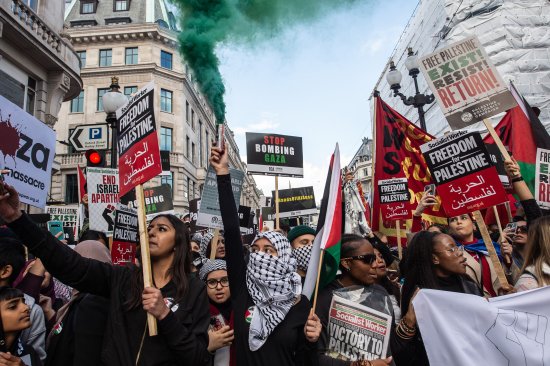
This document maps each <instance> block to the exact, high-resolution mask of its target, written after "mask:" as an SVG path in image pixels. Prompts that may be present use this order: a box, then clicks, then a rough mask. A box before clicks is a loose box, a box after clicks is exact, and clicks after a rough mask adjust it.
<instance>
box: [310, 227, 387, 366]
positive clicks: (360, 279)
mask: <svg viewBox="0 0 550 366" xmlns="http://www.w3.org/2000/svg"><path fill="white" fill-rule="evenodd" d="M341 243H342V246H341V249H340V271H341V272H342V274H341V275H340V276H338V277H337V278H336V279H335V280H334V281H332V282H331V283H329V284H328V285H327V286H326V287H325V288H324V289H323V290H322V291H321V292H320V293H319V296H318V298H317V309H316V312H317V314H318V315H319V318H320V319H321V323H322V324H323V331H322V332H321V337H320V338H319V365H321V366H329V365H330V366H379V365H390V364H391V357H390V358H388V359H385V360H373V361H368V360H357V361H343V360H337V359H335V358H332V357H330V356H328V355H326V353H327V351H328V346H329V343H330V335H329V333H328V318H329V311H330V305H331V302H332V296H333V292H334V291H335V290H339V289H342V288H345V287H350V286H372V285H374V283H375V282H376V279H377V273H376V268H377V261H376V254H375V253H374V248H373V246H372V244H371V243H369V242H368V240H367V239H364V238H363V237H361V236H359V235H355V234H344V235H342V239H341ZM381 290H382V291H384V290H383V289H381ZM384 292H385V291H384ZM388 303H390V300H389V299H388Z"/></svg>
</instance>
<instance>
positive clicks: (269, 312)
mask: <svg viewBox="0 0 550 366" xmlns="http://www.w3.org/2000/svg"><path fill="white" fill-rule="evenodd" d="M260 238H266V239H267V240H269V241H270V242H271V244H272V245H273V246H274V247H275V249H277V254H278V256H277V257H274V256H272V255H270V254H267V253H263V252H258V253H251V254H250V259H249V262H248V267H247V269H246V285H247V287H248V293H249V294H250V296H251V297H252V300H253V301H254V305H256V309H255V311H254V314H253V316H252V321H251V323H250V332H249V334H248V345H249V347H250V350H251V351H257V350H258V349H260V347H262V346H263V344H264V343H265V341H266V339H267V337H269V335H270V334H271V332H272V331H273V329H275V327H276V326H277V325H279V323H280V322H281V321H283V319H284V318H285V316H286V314H287V313H288V312H289V310H290V308H291V307H292V306H293V305H294V303H295V302H296V299H297V298H298V297H299V296H300V293H301V292H302V282H301V281H300V276H299V275H298V273H296V260H295V259H294V258H292V256H291V248H290V242H289V241H288V239H287V238H286V237H285V236H284V235H282V234H280V233H278V232H275V231H267V232H264V233H260V234H258V236H256V238H255V239H254V242H255V241H256V240H258V239H260ZM254 242H252V244H254Z"/></svg>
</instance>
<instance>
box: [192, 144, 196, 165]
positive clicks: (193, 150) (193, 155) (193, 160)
mask: <svg viewBox="0 0 550 366" xmlns="http://www.w3.org/2000/svg"><path fill="white" fill-rule="evenodd" d="M191 162H192V163H194V162H195V143H194V142H192V143H191Z"/></svg>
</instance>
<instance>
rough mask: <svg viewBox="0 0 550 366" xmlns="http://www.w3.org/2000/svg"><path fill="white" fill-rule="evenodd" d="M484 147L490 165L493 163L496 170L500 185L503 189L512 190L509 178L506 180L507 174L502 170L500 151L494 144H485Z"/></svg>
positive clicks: (502, 163) (502, 161) (502, 159)
mask: <svg viewBox="0 0 550 366" xmlns="http://www.w3.org/2000/svg"><path fill="white" fill-rule="evenodd" d="M485 147H486V148H487V152H488V153H489V156H490V157H491V163H493V165H494V166H495V168H496V169H497V173H498V177H499V179H500V183H502V186H503V187H504V189H506V190H508V189H512V183H511V182H510V178H508V174H506V169H505V168H504V158H503V157H502V154H501V152H500V149H499V148H498V146H497V145H496V144H485Z"/></svg>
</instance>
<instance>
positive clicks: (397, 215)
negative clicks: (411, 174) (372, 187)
mask: <svg viewBox="0 0 550 366" xmlns="http://www.w3.org/2000/svg"><path fill="white" fill-rule="evenodd" d="M407 182H408V181H407V178H394V179H384V180H379V181H378V195H379V198H380V211H381V212H382V218H383V219H384V220H386V221H395V220H408V219H410V218H411V212H412V211H411V209H412V208H411V204H410V199H411V195H410V193H409V185H408V183H407Z"/></svg>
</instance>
